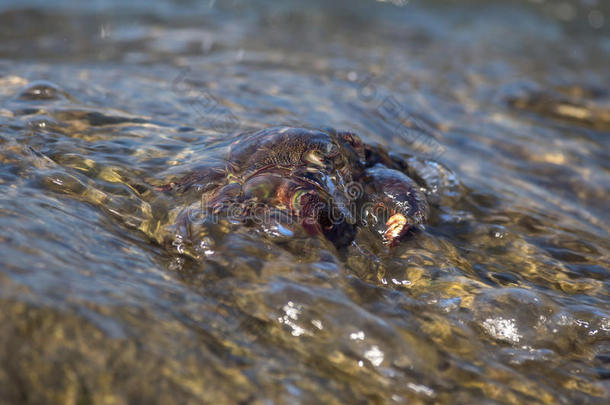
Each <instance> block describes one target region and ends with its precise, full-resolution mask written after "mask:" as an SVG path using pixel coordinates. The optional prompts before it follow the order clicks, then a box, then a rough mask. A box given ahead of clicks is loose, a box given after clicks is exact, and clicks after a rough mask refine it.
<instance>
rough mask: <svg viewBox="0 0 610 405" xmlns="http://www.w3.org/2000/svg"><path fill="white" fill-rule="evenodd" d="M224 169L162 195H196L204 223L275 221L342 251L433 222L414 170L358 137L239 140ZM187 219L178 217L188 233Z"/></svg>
mask: <svg viewBox="0 0 610 405" xmlns="http://www.w3.org/2000/svg"><path fill="white" fill-rule="evenodd" d="M224 162H225V163H224V164H223V165H220V166H217V167H208V168H206V169H202V170H198V171H196V172H193V173H189V174H188V175H186V176H184V177H182V178H181V179H178V180H176V181H173V182H171V183H169V184H166V185H164V186H161V187H159V188H158V190H160V191H163V192H168V193H169V192H178V193H180V192H185V191H187V190H192V189H193V188H195V189H196V190H197V191H198V192H199V193H200V194H201V196H202V201H204V202H205V204H204V206H203V210H202V211H203V216H204V217H209V216H216V217H218V216H224V217H231V220H232V221H234V222H235V221H236V222H239V223H243V224H253V225H254V226H256V225H258V226H259V227H262V228H263V229H268V228H269V227H267V228H265V223H264V219H265V218H266V219H267V220H269V219H270V218H273V220H274V221H276V223H278V224H283V225H286V224H288V225H290V226H295V225H296V226H298V227H300V228H301V229H303V230H305V231H306V232H307V233H308V234H310V235H314V236H315V235H323V236H324V237H325V238H326V239H328V240H330V241H331V242H333V243H334V244H335V245H337V246H338V247H341V246H345V245H347V244H349V243H351V242H352V241H353V239H354V235H355V231H356V229H357V228H358V227H364V228H367V229H369V230H370V231H372V232H374V233H375V234H377V235H378V237H379V239H380V241H381V242H382V243H383V244H385V245H389V246H393V245H395V244H397V243H398V242H399V240H401V238H403V237H404V236H405V235H406V234H407V232H408V231H409V230H410V229H412V228H414V227H419V226H421V225H423V224H424V223H425V222H426V221H427V218H428V213H429V204H428V201H427V198H426V194H425V192H424V188H423V184H421V181H420V182H418V181H417V179H413V178H411V177H409V176H408V175H407V174H406V173H407V172H408V170H407V169H408V164H407V162H405V161H404V159H401V158H400V157H396V156H393V155H392V154H390V153H388V152H387V151H386V150H385V149H383V148H382V147H380V146H371V145H368V144H364V143H363V142H362V140H361V139H360V137H359V136H358V135H356V134H355V133H352V132H341V131H335V130H332V129H324V130H313V129H305V128H292V127H274V128H268V129H263V130H260V131H257V132H251V133H246V134H243V135H241V136H239V137H238V138H237V140H236V141H234V142H233V143H232V144H231V145H230V147H229V151H228V153H227V155H226V158H225V160H224ZM188 218H190V217H189V216H186V215H181V216H179V220H180V221H181V222H182V224H183V225H185V224H186V223H187V222H188V220H189V219H188ZM255 219H256V220H255ZM267 225H268V224H267ZM178 228H181V227H178ZM182 228H184V226H182ZM281 228H282V229H286V228H285V227H283V226H282V227H281ZM275 229H276V231H277V227H276V228H275Z"/></svg>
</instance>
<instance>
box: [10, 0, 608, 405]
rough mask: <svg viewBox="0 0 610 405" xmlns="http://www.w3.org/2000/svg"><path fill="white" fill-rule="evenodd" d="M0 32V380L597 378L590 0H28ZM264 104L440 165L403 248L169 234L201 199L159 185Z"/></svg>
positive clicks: (350, 389) (361, 385) (187, 392)
mask: <svg viewBox="0 0 610 405" xmlns="http://www.w3.org/2000/svg"><path fill="white" fill-rule="evenodd" d="M547 3H548V4H547ZM0 27H1V28H0V33H1V34H0V35H2V39H3V41H2V43H1V44H0V58H1V59H0V83H1V86H0V103H1V104H0V127H1V130H0V257H1V261H0V270H1V271H0V320H1V323H2V332H1V333H0V364H2V367H0V398H2V400H3V401H6V402H7V403H193V404H195V403H197V404H199V403H223V402H225V403H238V402H239V403H255V404H258V403H261V404H262V403H278V404H279V403H337V404H342V403H368V402H372V403H473V402H474V403H482V402H485V401H487V402H485V403H508V404H519V403H548V404H556V403H605V402H606V401H607V399H608V396H609V393H608V389H609V388H610V386H609V384H608V376H609V368H608V362H609V361H610V341H609V338H610V303H609V294H608V293H609V287H610V281H609V280H610V278H609V277H610V242H609V238H608V235H609V230H610V229H609V228H610V226H609V225H608V223H609V220H610V218H609V216H608V208H609V206H610V204H609V203H610V201H609V197H608V195H609V192H610V176H609V171H610V166H609V162H610V156H609V155H610V154H609V150H610V138H609V136H608V135H609V133H610V86H609V83H610V74H609V73H608V66H610V37H609V32H610V31H609V29H610V9H609V8H608V5H607V4H605V3H604V2H602V1H599V2H595V1H583V2H562V3H555V2H526V1H522V2H501V1H497V2H489V1H485V2H475V1H464V2H448V1H447V2H446V1H434V2H416V1H409V2H402V1H395V2H374V1H365V0H360V1H356V2H354V1H350V2H348V1H337V2H333V3H332V4H327V3H326V2H319V3H318V2H314V3H311V4H310V3H308V5H305V4H304V3H303V4H301V3H298V2H282V3H281V4H280V3H276V2H270V1H256V2H246V1H237V0H236V1H226V2H225V1H215V2H214V1H212V2H209V3H208V2H194V1H174V2H172V1H161V2H156V3H154V4H152V5H149V3H148V2H144V1H136V2H130V3H129V5H124V4H123V2H119V1H109V0H108V1H97V2H87V3H76V2H72V1H57V2H54V3H53V4H47V3H46V2H42V1H24V2H3V3H2V5H0ZM271 125H301V126H306V127H314V128H315V127H334V128H339V129H344V130H352V131H355V132H357V133H358V134H360V135H361V137H362V138H363V139H364V140H365V141H366V142H369V143H379V144H381V145H383V146H384V147H386V148H388V149H391V150H394V151H399V152H404V153H410V154H414V155H417V156H419V157H421V158H425V159H431V160H432V161H433V162H439V164H442V165H444V166H446V167H447V168H449V169H450V172H442V173H445V174H447V173H450V174H452V175H444V176H440V177H439V178H438V182H437V183H436V184H437V185H438V188H437V189H436V191H434V193H433V195H431V200H433V206H432V214H431V218H430V223H429V224H428V226H427V227H426V229H425V231H424V232H419V233H417V234H414V235H411V236H410V237H409V238H406V239H405V240H404V241H402V243H401V244H400V245H399V246H397V247H395V248H393V249H385V248H384V247H383V246H381V245H380V244H378V243H376V242H375V241H374V240H373V239H371V238H370V237H369V236H370V235H367V234H366V233H360V234H359V235H357V241H358V243H359V244H360V246H364V247H366V249H367V250H368V251H370V252H371V253H372V254H370V255H362V254H361V251H359V250H358V249H357V248H355V247H354V246H350V247H347V248H344V249H339V250H337V249H336V248H335V247H334V246H333V245H332V244H331V243H329V242H328V241H326V240H325V239H324V238H314V237H306V236H302V237H301V236H299V237H295V238H288V239H284V240H281V241H278V240H274V239H273V238H268V237H266V236H264V235H261V234H260V233H259V232H256V230H255V229H252V228H249V227H244V226H230V225H227V224H223V223H221V224H217V225H216V226H214V227H212V228H211V229H209V232H210V236H209V238H208V239H206V240H207V241H208V243H209V249H208V253H207V254H205V255H204V257H193V256H192V255H188V254H181V253H180V252H178V250H177V249H176V246H173V245H172V244H171V243H167V241H168V240H171V235H169V236H168V232H169V233H171V224H172V220H173V217H174V216H175V213H176V212H177V211H179V210H180V209H182V208H184V207H185V206H187V205H188V204H190V203H192V201H193V198H196V196H193V195H180V194H172V193H161V192H158V191H156V190H155V187H154V186H158V185H161V184H164V183H166V182H169V181H172V180H173V179H176V178H178V177H180V176H182V175H184V174H187V173H189V172H190V171H192V170H193V169H195V168H198V167H202V166H206V165H210V164H212V163H214V162H217V161H218V160H219V159H222V156H224V153H225V151H226V148H227V146H228V145H229V143H230V142H231V141H232V140H233V139H235V136H236V134H238V133H240V132H243V131H246V130H252V129H259V128H264V127H267V126H271ZM422 169H423V170H426V169H427V170H432V169H433V165H432V166H429V167H424V168H422ZM168 230H170V231H168Z"/></svg>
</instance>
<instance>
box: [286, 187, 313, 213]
mask: <svg viewBox="0 0 610 405" xmlns="http://www.w3.org/2000/svg"><path fill="white" fill-rule="evenodd" d="M313 198H314V192H313V191H311V190H298V191H297V192H295V193H294V195H293V196H292V200H291V201H290V204H291V208H292V209H293V210H294V211H297V212H302V210H303V209H304V208H305V207H304V205H305V204H307V203H308V202H311V201H312V199H313Z"/></svg>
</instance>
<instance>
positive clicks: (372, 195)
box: [362, 164, 429, 245]
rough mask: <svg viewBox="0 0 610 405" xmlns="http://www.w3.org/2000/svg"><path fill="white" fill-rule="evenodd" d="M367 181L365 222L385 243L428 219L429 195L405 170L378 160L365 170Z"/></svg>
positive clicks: (389, 242)
mask: <svg viewBox="0 0 610 405" xmlns="http://www.w3.org/2000/svg"><path fill="white" fill-rule="evenodd" d="M364 181H365V183H366V184H367V186H366V190H365V201H364V202H365V205H364V207H363V211H364V212H363V214H364V215H363V216H362V217H363V222H364V224H365V225H366V226H368V227H369V228H370V229H371V230H373V231H375V232H377V233H378V234H379V235H380V236H381V238H382V239H383V242H384V243H386V244H388V245H393V244H395V243H396V242H397V241H398V240H399V239H400V238H401V237H402V236H403V235H405V234H406V233H407V231H408V230H409V229H411V228H412V227H414V226H419V225H420V224H422V223H424V222H425V221H426V219H427V217H428V210H429V208H428V201H427V199H426V196H425V195H424V193H423V192H422V191H421V190H420V188H419V186H418V185H417V183H415V182H414V181H413V180H412V179H411V178H409V177H408V176H407V175H405V174H404V173H402V172H399V171H397V170H393V169H388V168H387V167H385V166H383V165H379V164H378V165H375V166H373V167H372V168H369V169H367V170H366V171H365V175H364Z"/></svg>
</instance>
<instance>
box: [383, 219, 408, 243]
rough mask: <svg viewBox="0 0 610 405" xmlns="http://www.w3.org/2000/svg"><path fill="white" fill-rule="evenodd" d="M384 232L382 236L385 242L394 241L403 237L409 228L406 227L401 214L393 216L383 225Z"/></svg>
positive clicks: (405, 221) (405, 220)
mask: <svg viewBox="0 0 610 405" xmlns="http://www.w3.org/2000/svg"><path fill="white" fill-rule="evenodd" d="M385 225H386V227H387V228H386V231H385V232H384V234H383V237H384V239H385V240H387V241H391V242H393V241H395V240H397V239H399V238H400V237H401V236H402V235H404V234H405V233H406V232H407V230H408V229H409V226H408V225H407V218H405V216H404V215H402V214H400V213H399V214H394V215H392V216H391V217H390V219H388V220H387V222H386V223H385Z"/></svg>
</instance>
